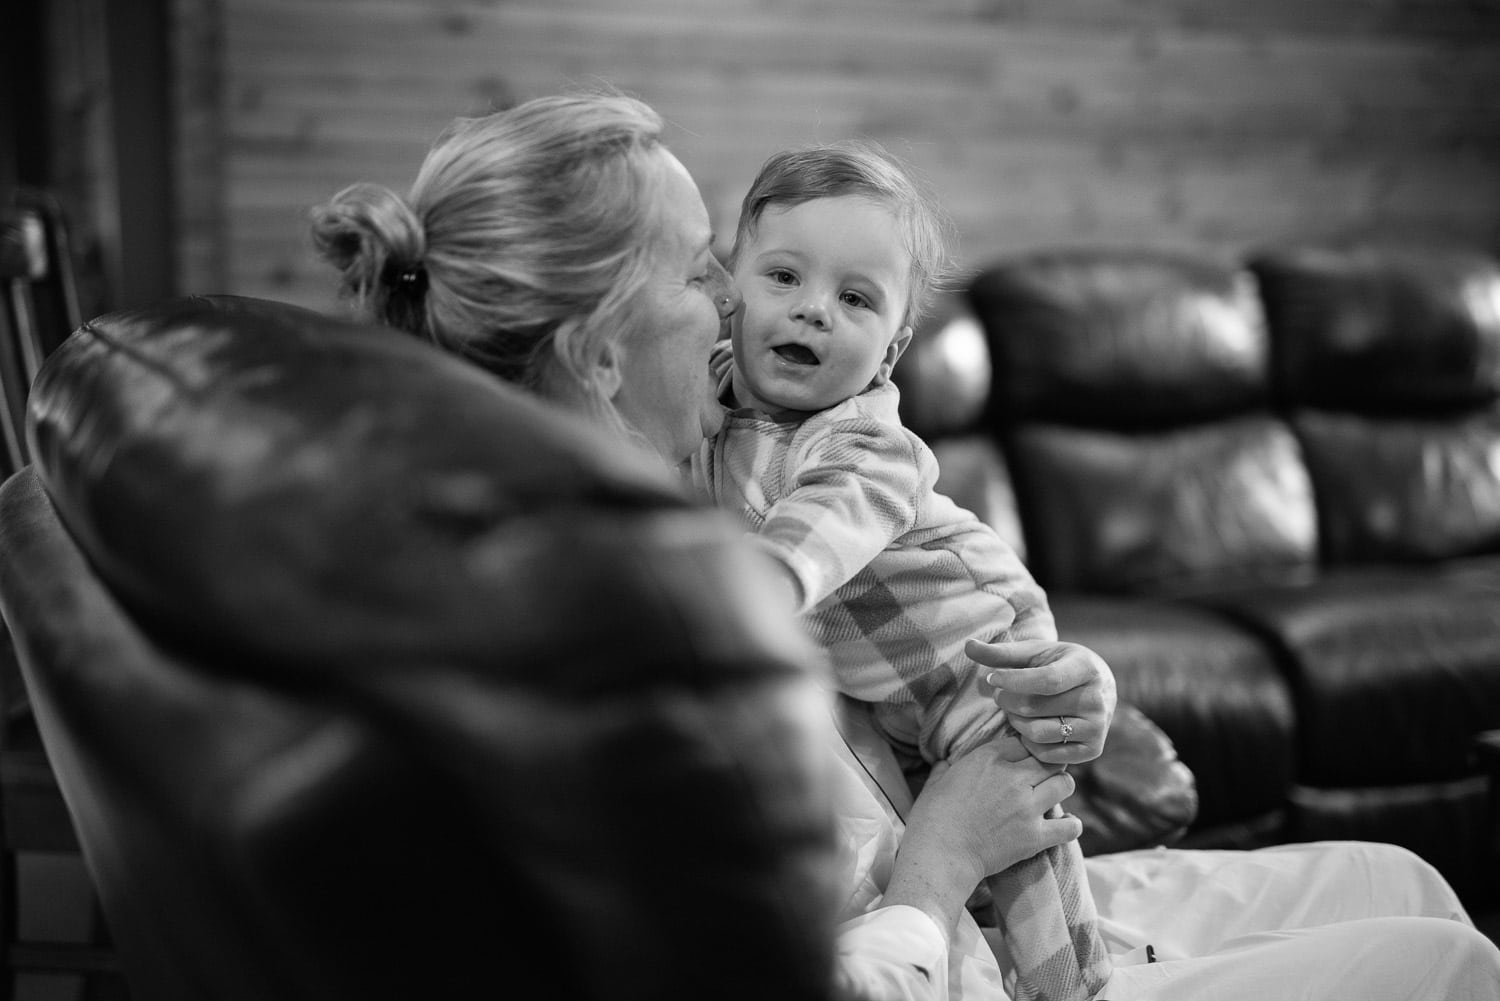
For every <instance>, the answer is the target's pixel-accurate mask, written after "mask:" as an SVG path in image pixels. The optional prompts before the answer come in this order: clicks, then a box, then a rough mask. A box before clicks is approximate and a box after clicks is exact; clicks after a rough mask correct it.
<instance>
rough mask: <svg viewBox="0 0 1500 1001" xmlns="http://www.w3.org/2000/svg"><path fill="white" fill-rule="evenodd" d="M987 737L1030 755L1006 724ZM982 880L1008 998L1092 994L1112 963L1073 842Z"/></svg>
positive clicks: (1022, 1000) (1061, 999)
mask: <svg viewBox="0 0 1500 1001" xmlns="http://www.w3.org/2000/svg"><path fill="white" fill-rule="evenodd" d="M994 739H995V740H999V741H1005V742H1006V746H1005V748H1004V749H1003V750H1002V753H1004V754H1005V755H1006V757H1008V758H1009V759H1010V760H1012V761H1019V760H1022V759H1023V758H1025V757H1029V756H1030V752H1028V751H1027V750H1026V748H1025V746H1024V745H1022V744H1021V741H1020V738H1019V736H1018V735H1017V734H1016V732H1015V730H1013V729H1012V728H1011V727H1010V726H1009V724H1007V725H1006V726H1004V727H1003V728H1002V730H1001V731H1000V733H998V734H997V735H996V736H995V738H994ZM987 885H988V886H989V890H990V895H991V897H992V898H993V901H994V914H995V924H996V927H997V928H998V930H999V934H1000V937H1001V939H1002V940H1003V943H1004V952H1005V954H1006V956H1005V958H1006V959H1007V960H1008V961H1009V968H1008V969H1007V970H1006V979H1007V983H1011V984H1013V986H1012V988H1011V992H1012V994H1013V996H1014V997H1015V998H1016V1001H1032V999H1035V1001H1087V999H1089V998H1093V997H1094V996H1095V995H1096V994H1098V993H1099V991H1100V989H1101V988H1102V987H1103V986H1104V983H1105V981H1107V980H1108V979H1109V976H1110V972H1111V969H1112V964H1111V961H1110V957H1109V952H1108V950H1107V949H1106V948H1105V945H1104V940H1103V938H1102V937H1101V936H1100V934H1099V920H1098V914H1097V912H1096V910H1095V907H1094V898H1093V894H1092V893H1091V892H1090V890H1089V884H1088V877H1087V874H1086V872H1085V870H1084V864H1083V852H1082V850H1081V849H1080V848H1079V846H1078V842H1077V841H1070V842H1068V843H1067V844H1064V845H1058V846H1056V847H1054V848H1049V849H1047V850H1046V851H1043V852H1041V853H1040V854H1037V855H1033V856H1032V857H1031V858H1029V859H1025V860H1023V861H1021V862H1017V863H1016V864H1015V865H1013V866H1011V867H1010V868H1009V869H1006V870H1005V871H1004V872H1000V873H997V874H995V875H994V876H991V877H990V878H989V880H988V881H987ZM1012 978H1014V979H1013V980H1012Z"/></svg>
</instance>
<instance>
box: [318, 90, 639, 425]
mask: <svg viewBox="0 0 1500 1001" xmlns="http://www.w3.org/2000/svg"><path fill="white" fill-rule="evenodd" d="M661 137H662V121H661V118H660V116H659V115H657V113H656V112H655V111H654V110H652V109H651V107H650V106H648V105H646V104H644V103H642V102H640V101H637V100H635V99H634V98H630V97H627V96H625V95H622V94H618V93H615V92H588V93H577V94H565V95H557V96H551V97H542V98H537V99H535V100H532V101H528V102H526V103H524V104H521V105H518V106H516V107H515V108H512V109H510V110H508V111H501V112H497V113H495V114H492V115H487V116H484V117H479V118H460V119H457V120H456V121H454V122H453V124H452V125H451V126H449V128H448V129H447V130H446V131H445V132H444V133H443V135H442V136H441V137H440V138H439V139H438V140H437V142H436V143H435V144H434V145H433V147H432V149H431V151H430V152H429V153H428V155H427V158H426V160H425V161H424V162H423V164H422V168H421V170H420V171H419V173H418V175H417V179H416V181H415V183H413V185H412V189H411V194H410V195H409V196H408V197H407V198H405V199H403V198H401V197H400V196H399V195H397V194H396V193H395V192H393V191H391V190H390V189H389V188H386V187H384V186H381V185H377V184H355V185H352V186H350V187H348V188H345V189H344V190H343V191H340V192H339V193H338V194H336V195H335V196H334V197H333V198H332V200H330V201H329V202H328V203H327V204H326V205H322V206H319V207H318V208H316V209H314V210H313V213H312V236H313V241H314V244H315V245H316V247H317V249H318V251H319V253H320V254H321V255H322V256H323V257H324V258H326V259H327V260H328V261H330V262H331V263H332V264H334V266H336V267H337V268H339V270H340V271H341V272H342V282H341V291H342V292H343V294H344V295H345V296H347V297H349V298H352V299H353V300H355V302H356V304H357V305H358V306H360V307H362V308H364V309H366V310H367V311H368V312H369V313H370V314H371V315H372V316H373V317H374V318H375V319H376V320H379V321H380V322H383V323H387V324H389V325H391V326H396V327H399V328H401V329H404V330H407V331H409V332H411V333H413V334H416V335H417V336H420V337H424V338H427V339H430V340H432V341H434V342H435V343H437V344H439V345H440V346H442V347H445V348H447V349H449V350H452V351H454V352H455V353H457V354H460V355H462V356H464V357H467V358H469V359H470V360H472V361H474V362H475V363H476V364H478V365H479V366H481V367H482V368H485V369H488V370H489V371H491V372H494V373H495V374H496V375H499V376H501V377H502V378H505V379H508V380H511V381H513V382H518V383H521V384H522V385H526V386H530V387H532V388H535V389H537V390H539V391H541V392H542V393H543V394H544V395H551V396H555V397H564V398H569V399H581V400H582V402H583V403H584V404H585V406H587V407H588V408H589V409H591V410H593V411H595V412H599V413H601V414H602V415H603V416H604V417H605V418H606V419H611V420H612V421H613V420H617V419H618V414H617V413H614V412H613V408H612V405H611V404H610V403H609V401H608V399H606V398H604V395H603V393H602V390H600V389H599V387H597V386H595V385H594V384H593V383H594V376H595V373H596V372H597V369H598V365H597V362H598V359H599V358H600V356H601V354H602V352H603V351H604V349H605V347H606V346H607V345H608V344H609V343H611V342H613V341H616V340H618V339H619V338H620V337H622V336H625V335H626V332H628V331H632V330H634V329H635V327H636V326H637V325H638V323H637V317H636V316H635V315H634V312H635V306H634V302H635V300H636V299H637V293H638V292H639V291H640V289H642V288H643V287H644V286H645V283H646V281H647V280H648V278H649V274H650V267H651V263H652V259H651V254H652V253H653V252H654V248H655V246H656V243H657V241H656V240H654V239H652V238H651V234H652V233H654V232H655V231H656V229H657V227H659V225H660V223H659V213H660V206H659V203H660V201H661V194H660V191H661V183H662V177H663V173H662V167H661V165H660V163H659V162H658V159H659V155H658V151H659V150H661V149H662V148H663V147H662V144H661Z"/></svg>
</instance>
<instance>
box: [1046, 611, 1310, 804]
mask: <svg viewBox="0 0 1500 1001" xmlns="http://www.w3.org/2000/svg"><path fill="white" fill-rule="evenodd" d="M1052 611H1053V614H1054V615H1055V616H1056V617H1057V628H1058V634H1059V635H1060V636H1061V637H1062V638H1063V639H1065V640H1070V641H1072V642H1075V643H1081V644H1083V645H1084V646H1087V647H1089V648H1090V649H1092V650H1094V651H1095V652H1097V653H1098V654H1099V655H1100V656H1101V657H1103V658H1104V660H1105V661H1106V662H1107V663H1108V664H1109V665H1110V667H1111V668H1112V669H1113V670H1114V673H1115V679H1116V683H1117V685H1118V687H1119V692H1120V699H1121V701H1122V702H1128V703H1131V704H1133V705H1135V706H1137V707H1139V708H1140V709H1141V711H1142V712H1144V713H1145V714H1146V715H1147V716H1149V717H1150V718H1151V719H1152V720H1153V721H1154V722H1155V723H1156V724H1157V725H1158V726H1160V727H1161V729H1162V730H1163V731H1164V732H1165V733H1166V734H1167V736H1168V737H1170V738H1171V740H1172V743H1173V745H1174V746H1175V748H1176V750H1177V754H1178V756H1179V757H1180V758H1181V759H1182V761H1183V763H1184V764H1186V765H1187V766H1188V767H1189V768H1190V769H1192V771H1193V774H1194V775H1195V776H1196V777H1197V780H1198V799H1199V803H1198V818H1197V821H1196V823H1195V826H1197V827H1212V826H1216V825H1222V824H1230V823H1241V822H1247V821H1252V820H1256V819H1258V818H1261V817H1263V816H1265V815H1266V814H1271V813H1275V812H1276V811H1277V810H1279V809H1280V808H1281V807H1282V806H1283V805H1284V803H1285V797H1286V789H1287V787H1288V786H1289V785H1290V784H1291V783H1292V782H1293V781H1294V780H1295V777H1296V769H1295V765H1294V764H1293V761H1294V758H1293V755H1294V752H1295V749H1296V731H1295V715H1294V712H1293V709H1292V695H1291V690H1290V687H1289V685H1288V683H1287V681H1286V679H1285V677H1284V676H1283V675H1282V673H1281V671H1280V669H1279V668H1278V666H1277V665H1276V663H1275V662H1274V660H1273V659H1272V656H1271V653H1270V651H1269V650H1268V649H1267V647H1266V646H1265V645H1264V644H1263V643H1261V642H1260V641H1259V640H1258V639H1257V638H1256V637H1255V636H1253V635H1252V634H1250V633H1249V632H1247V631H1246V630H1244V629H1243V628H1240V627H1238V626H1236V625H1235V624H1234V623H1233V622H1231V621H1229V620H1228V619H1225V618H1224V617H1222V616H1219V615H1217V614H1215V613H1213V612H1211V611H1207V610H1205V609H1201V608H1195V607H1193V606H1190V605H1183V604H1177V603H1173V602H1166V601H1153V600H1145V599H1132V598H1101V597H1093V596H1084V595H1078V594H1067V593H1054V594H1053V596H1052ZM1108 756H1109V748H1108V746H1107V745H1106V748H1105V757H1108ZM1101 760H1102V759H1101Z"/></svg>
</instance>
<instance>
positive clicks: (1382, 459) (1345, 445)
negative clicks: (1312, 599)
mask: <svg viewBox="0 0 1500 1001" xmlns="http://www.w3.org/2000/svg"><path fill="white" fill-rule="evenodd" d="M1292 426H1293V428H1294V429H1295V430H1296V433H1297V437H1298V439H1299V440H1300V441H1301V443H1302V453H1303V455H1304V456H1305V458H1306V460H1307V468H1308V473H1309V475H1310V476H1311V477H1312V481H1313V485H1314V487H1315V489H1316V491H1317V498H1318V518H1319V524H1320V528H1321V538H1322V543H1323V554H1324V556H1325V557H1326V558H1327V559H1328V560H1329V561H1330V562H1334V563H1358V562H1369V561H1379V560H1439V559H1448V558H1452V557H1458V556H1467V555H1470V554H1474V553H1481V552H1497V551H1500V408H1490V409H1488V410H1484V411H1480V412H1478V413H1474V414H1470V415H1467V416H1465V417H1462V418H1452V419H1444V418H1436V417H1432V418H1427V419H1425V420H1415V419H1411V418H1404V419H1403V418H1376V417H1358V416H1351V415H1347V414H1338V413H1331V412H1326V411H1313V410H1306V411H1302V412H1300V413H1298V414H1296V415H1295V416H1294V418H1293V422H1292Z"/></svg>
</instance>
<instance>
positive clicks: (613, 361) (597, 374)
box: [589, 341, 625, 400]
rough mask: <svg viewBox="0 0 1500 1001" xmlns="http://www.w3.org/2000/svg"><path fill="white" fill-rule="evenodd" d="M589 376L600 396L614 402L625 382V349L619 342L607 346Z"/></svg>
mask: <svg viewBox="0 0 1500 1001" xmlns="http://www.w3.org/2000/svg"><path fill="white" fill-rule="evenodd" d="M589 375H590V377H591V381H592V382H593V384H594V386H595V388H596V389H598V391H599V395H600V396H601V397H603V398H604V399H606V400H613V399H614V398H615V396H617V395H618V394H619V392H620V386H621V385H622V384H623V383H624V381H625V349H624V348H623V347H622V346H621V345H620V344H619V343H618V342H614V341H611V342H610V343H607V344H605V345H604V347H603V349H602V350H601V351H600V352H599V360H598V361H596V362H594V370H593V371H592V372H590V373H589Z"/></svg>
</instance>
